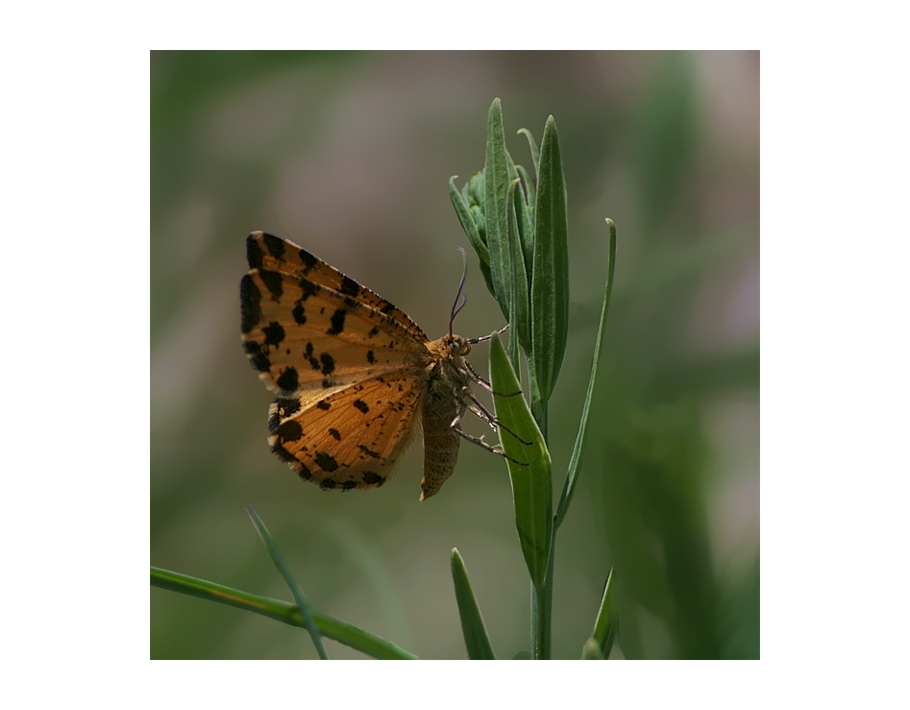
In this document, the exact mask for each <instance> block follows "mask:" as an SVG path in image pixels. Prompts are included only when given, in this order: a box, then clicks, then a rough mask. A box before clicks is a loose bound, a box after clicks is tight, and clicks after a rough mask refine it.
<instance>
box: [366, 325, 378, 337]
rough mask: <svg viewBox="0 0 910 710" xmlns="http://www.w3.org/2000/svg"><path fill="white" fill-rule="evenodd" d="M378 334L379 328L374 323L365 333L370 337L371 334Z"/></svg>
mask: <svg viewBox="0 0 910 710" xmlns="http://www.w3.org/2000/svg"><path fill="white" fill-rule="evenodd" d="M378 334H379V328H378V327H377V326H375V325H374V326H373V327H372V328H370V332H369V333H367V337H368V338H372V337H373V336H375V335H378Z"/></svg>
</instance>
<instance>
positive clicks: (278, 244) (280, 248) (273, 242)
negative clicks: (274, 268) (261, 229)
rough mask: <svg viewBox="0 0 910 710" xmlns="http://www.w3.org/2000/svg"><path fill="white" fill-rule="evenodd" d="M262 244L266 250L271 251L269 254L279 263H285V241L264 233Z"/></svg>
mask: <svg viewBox="0 0 910 710" xmlns="http://www.w3.org/2000/svg"><path fill="white" fill-rule="evenodd" d="M262 243H263V244H265V248H266V249H268V250H269V254H271V255H272V256H274V257H275V259H276V260H277V261H284V249H285V247H286V246H287V243H286V242H285V241H284V239H279V238H278V237H276V236H274V235H272V234H265V233H263V235H262Z"/></svg>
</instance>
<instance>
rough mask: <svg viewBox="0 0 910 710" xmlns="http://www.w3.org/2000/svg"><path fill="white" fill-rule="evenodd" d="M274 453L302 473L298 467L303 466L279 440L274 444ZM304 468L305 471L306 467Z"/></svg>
mask: <svg viewBox="0 0 910 710" xmlns="http://www.w3.org/2000/svg"><path fill="white" fill-rule="evenodd" d="M272 453H273V454H275V456H277V457H278V458H280V459H281V460H282V461H284V462H285V463H287V464H291V465H292V466H293V467H294V468H295V469H296V470H297V471H298V472H300V473H302V472H301V471H300V469H299V468H298V467H299V466H302V465H303V464H301V463H300V462H299V461H298V460H297V459H296V458H294V454H292V453H291V452H290V451H288V450H287V449H286V448H284V447H283V446H282V445H281V443H280V442H279V441H277V440H276V441H275V443H274V444H272ZM303 468H304V469H305V468H306V467H305V466H304V467H303Z"/></svg>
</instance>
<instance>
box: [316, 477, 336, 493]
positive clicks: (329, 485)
mask: <svg viewBox="0 0 910 710" xmlns="http://www.w3.org/2000/svg"><path fill="white" fill-rule="evenodd" d="M337 485H338V481H336V480H335V479H334V478H326V479H323V480H322V481H320V482H319V487H320V488H321V489H322V490H324V491H330V490H332V489H333V488H335V486H337Z"/></svg>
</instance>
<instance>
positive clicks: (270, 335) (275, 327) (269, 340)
mask: <svg viewBox="0 0 910 710" xmlns="http://www.w3.org/2000/svg"><path fill="white" fill-rule="evenodd" d="M262 332H263V333H264V334H265V344H266V345H280V344H281V341H282V340H284V328H282V327H281V324H280V323H277V322H275V321H272V322H271V323H269V324H268V325H267V326H266V327H265V328H263V329H262Z"/></svg>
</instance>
